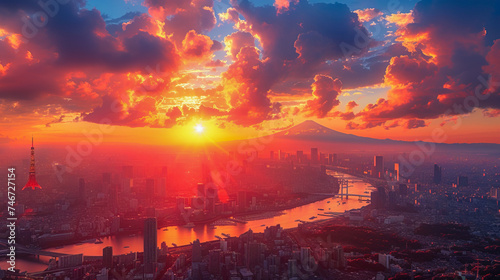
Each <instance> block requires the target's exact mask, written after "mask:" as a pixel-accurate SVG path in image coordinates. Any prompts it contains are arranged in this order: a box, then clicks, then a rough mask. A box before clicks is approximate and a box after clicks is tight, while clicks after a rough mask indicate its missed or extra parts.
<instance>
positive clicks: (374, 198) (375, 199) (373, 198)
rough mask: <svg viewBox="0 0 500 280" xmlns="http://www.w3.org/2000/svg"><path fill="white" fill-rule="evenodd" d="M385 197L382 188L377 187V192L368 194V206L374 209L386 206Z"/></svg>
mask: <svg viewBox="0 0 500 280" xmlns="http://www.w3.org/2000/svg"><path fill="white" fill-rule="evenodd" d="M386 201H387V196H386V194H385V189H384V188H383V187H377V190H375V191H372V192H371V194H370V204H371V205H372V206H373V207H374V208H384V207H385V205H386Z"/></svg>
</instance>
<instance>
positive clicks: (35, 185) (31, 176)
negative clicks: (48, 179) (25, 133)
mask: <svg viewBox="0 0 500 280" xmlns="http://www.w3.org/2000/svg"><path fill="white" fill-rule="evenodd" d="M27 188H31V189H32V190H34V189H41V188H42V187H41V186H40V185H39V184H38V182H37V181H36V176H35V147H34V145H33V137H31V162H30V174H29V177H28V183H26V185H25V186H24V187H23V190H24V189H27Z"/></svg>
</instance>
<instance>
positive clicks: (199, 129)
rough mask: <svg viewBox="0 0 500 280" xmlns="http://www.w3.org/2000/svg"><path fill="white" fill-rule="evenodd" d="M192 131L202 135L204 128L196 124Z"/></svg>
mask: <svg viewBox="0 0 500 280" xmlns="http://www.w3.org/2000/svg"><path fill="white" fill-rule="evenodd" d="M194 130H195V131H196V132H197V133H199V134H201V133H203V131H204V130H205V128H204V127H203V125H201V124H197V125H196V126H195V127H194Z"/></svg>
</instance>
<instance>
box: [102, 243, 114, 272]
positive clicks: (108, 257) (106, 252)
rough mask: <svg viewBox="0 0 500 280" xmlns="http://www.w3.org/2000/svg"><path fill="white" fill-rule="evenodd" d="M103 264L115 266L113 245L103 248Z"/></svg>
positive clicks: (108, 266) (110, 266)
mask: <svg viewBox="0 0 500 280" xmlns="http://www.w3.org/2000/svg"><path fill="white" fill-rule="evenodd" d="M102 265H103V266H104V267H107V268H113V247H111V246H108V247H104V249H102Z"/></svg>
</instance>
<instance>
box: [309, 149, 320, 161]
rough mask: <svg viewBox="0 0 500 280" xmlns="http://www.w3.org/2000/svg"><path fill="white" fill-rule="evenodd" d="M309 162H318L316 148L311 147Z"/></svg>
mask: <svg viewBox="0 0 500 280" xmlns="http://www.w3.org/2000/svg"><path fill="white" fill-rule="evenodd" d="M311 162H312V163H318V162H319V154H318V148H311Z"/></svg>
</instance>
